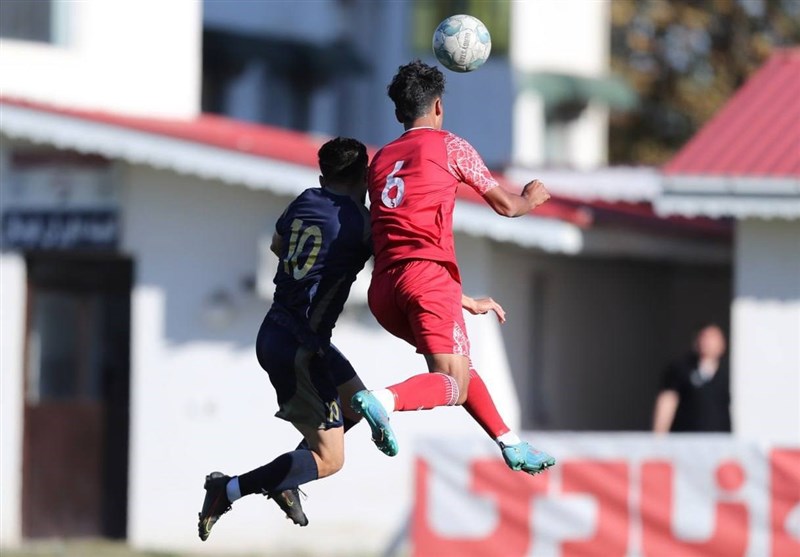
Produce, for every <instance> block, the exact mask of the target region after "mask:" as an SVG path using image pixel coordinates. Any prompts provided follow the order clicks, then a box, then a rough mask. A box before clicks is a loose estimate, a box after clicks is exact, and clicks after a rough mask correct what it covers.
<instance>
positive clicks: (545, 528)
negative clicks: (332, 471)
mask: <svg viewBox="0 0 800 557" xmlns="http://www.w3.org/2000/svg"><path fill="white" fill-rule="evenodd" d="M528 439H529V440H530V441H531V442H532V443H533V444H534V446H536V447H538V448H541V449H543V450H546V451H547V452H549V453H550V454H552V455H554V456H555V457H556V459H557V464H556V466H555V467H554V468H552V469H550V470H548V471H547V472H545V473H543V474H539V475H537V476H530V475H528V474H524V473H521V472H512V471H510V470H509V469H508V468H507V467H506V465H505V463H504V462H503V460H502V457H501V456H500V452H499V450H498V448H497V446H496V445H494V444H493V443H491V442H490V441H488V440H487V441H485V442H476V441H475V440H474V439H469V440H466V439H447V440H443V439H436V440H433V439H426V440H421V441H420V442H419V443H418V445H417V459H416V461H415V503H414V510H413V516H412V525H411V526H412V528H411V538H412V539H411V541H412V546H413V551H412V556H413V557H531V556H532V557H578V556H582V557H590V556H597V557H798V556H800V445H798V446H795V447H767V446H763V445H759V444H756V443H748V442H744V441H741V440H737V439H736V438H735V437H731V436H727V435H715V434H711V435H705V434H703V435H671V436H664V437H655V436H652V435H649V434H541V435H540V434H537V435H535V436H528Z"/></svg>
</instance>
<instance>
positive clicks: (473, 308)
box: [463, 298, 506, 323]
mask: <svg viewBox="0 0 800 557" xmlns="http://www.w3.org/2000/svg"><path fill="white" fill-rule="evenodd" d="M469 300H471V303H468V304H463V305H464V309H466V310H467V311H468V312H470V313H471V314H472V315H483V314H486V313H489V312H490V311H493V312H495V314H496V315H497V320H498V321H499V322H500V323H505V322H506V311H505V310H504V309H503V306H501V305H500V304H498V303H497V302H495V301H494V300H493V299H491V298H469Z"/></svg>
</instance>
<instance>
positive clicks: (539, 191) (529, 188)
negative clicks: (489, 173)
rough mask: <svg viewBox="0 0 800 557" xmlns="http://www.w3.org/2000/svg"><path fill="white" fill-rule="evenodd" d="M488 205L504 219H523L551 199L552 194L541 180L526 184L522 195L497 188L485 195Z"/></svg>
mask: <svg viewBox="0 0 800 557" xmlns="http://www.w3.org/2000/svg"><path fill="white" fill-rule="evenodd" d="M483 198H484V199H485V200H486V203H488V204H489V206H490V207H491V208H492V209H494V212H495V213H497V214H498V215H502V216H504V217H510V218H513V217H521V216H522V215H526V214H528V213H529V212H531V211H532V210H533V209H535V208H536V207H538V206H539V205H542V204H543V203H544V202H546V201H547V200H548V199H550V192H548V191H547V188H545V186H544V184H543V183H542V182H540V181H539V180H533V181H531V182H528V183H527V184H525V187H524V188H522V193H520V194H519V195H517V194H513V193H511V192H509V191H507V190H505V189H503V188H502V187H495V188H492V189H490V190H488V191H487V192H486V193H484V194H483Z"/></svg>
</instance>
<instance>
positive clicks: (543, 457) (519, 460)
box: [502, 441, 556, 475]
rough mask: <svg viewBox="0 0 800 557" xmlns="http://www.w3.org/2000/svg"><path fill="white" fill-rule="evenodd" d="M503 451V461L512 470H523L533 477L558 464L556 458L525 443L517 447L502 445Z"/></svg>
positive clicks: (518, 444)
mask: <svg viewBox="0 0 800 557" xmlns="http://www.w3.org/2000/svg"><path fill="white" fill-rule="evenodd" d="M502 449H503V460H505V461H506V464H507V465H508V467H509V468H511V469H512V470H522V471H523V472H527V473H528V474H532V475H533V474H538V473H540V472H544V471H545V470H547V469H548V468H550V467H551V466H555V464H556V459H555V458H553V457H552V456H550V455H549V454H547V453H545V452H543V451H539V450H536V449H534V448H533V447H531V446H530V445H529V444H528V443H526V442H525V441H523V442H522V443H517V444H516V445H502Z"/></svg>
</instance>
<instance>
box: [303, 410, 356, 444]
mask: <svg viewBox="0 0 800 557" xmlns="http://www.w3.org/2000/svg"><path fill="white" fill-rule="evenodd" d="M342 421H343V422H344V432H345V433H347V431H348V430H349V429H350V428H351V427H353V426H354V425H356V424H357V423H358V422H354V421H353V420H351V419H350V418H348V417H347V416H343V417H342ZM297 449H298V450H300V449H308V441H306V440H305V439H303V440H302V441H300V444H299V445H297Z"/></svg>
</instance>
